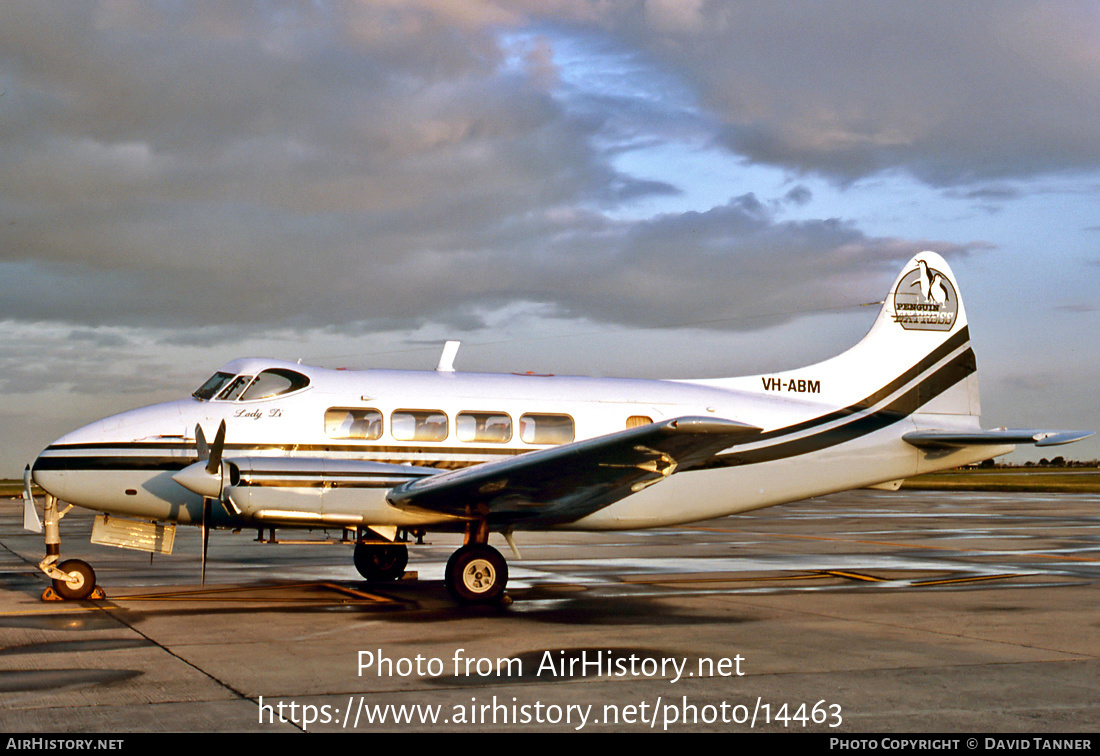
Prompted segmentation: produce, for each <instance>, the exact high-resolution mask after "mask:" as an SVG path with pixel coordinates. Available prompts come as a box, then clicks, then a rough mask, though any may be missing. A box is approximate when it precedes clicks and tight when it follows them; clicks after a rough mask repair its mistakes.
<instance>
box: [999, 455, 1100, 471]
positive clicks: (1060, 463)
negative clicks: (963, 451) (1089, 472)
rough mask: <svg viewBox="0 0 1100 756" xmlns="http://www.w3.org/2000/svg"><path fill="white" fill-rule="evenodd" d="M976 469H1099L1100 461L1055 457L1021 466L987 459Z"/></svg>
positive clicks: (1044, 458) (1029, 461)
mask: <svg viewBox="0 0 1100 756" xmlns="http://www.w3.org/2000/svg"><path fill="white" fill-rule="evenodd" d="M978 467H986V468H988V467H994V468H1002V467H1100V459H1082V460H1078V459H1066V458H1065V457H1063V456H1060V455H1059V456H1057V457H1055V458H1054V459H1047V458H1046V457H1043V458H1042V459H1040V460H1039V461H1038V462H1033V461H1031V460H1028V461H1027V462H1024V463H1023V464H1022V465H1018V464H1010V463H1008V462H995V461H994V460H992V459H987V460H985V461H984V462H982V463H981V464H980V465H978Z"/></svg>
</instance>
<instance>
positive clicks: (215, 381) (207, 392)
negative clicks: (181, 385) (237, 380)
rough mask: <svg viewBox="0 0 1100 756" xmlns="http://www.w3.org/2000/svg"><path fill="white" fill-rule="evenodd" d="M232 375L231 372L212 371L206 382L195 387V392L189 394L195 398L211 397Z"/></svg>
mask: <svg viewBox="0 0 1100 756" xmlns="http://www.w3.org/2000/svg"><path fill="white" fill-rule="evenodd" d="M232 377H233V374H232V373H214V375H212V376H210V379H209V380H208V381H207V382H206V383H204V384H202V385H201V386H199V387H198V388H197V389H195V393H193V394H191V396H193V397H195V398H196V399H205V400H210V399H213V398H214V394H216V393H218V392H219V391H221V389H222V387H224V386H225V384H226V383H228V382H229V379H230V378H232Z"/></svg>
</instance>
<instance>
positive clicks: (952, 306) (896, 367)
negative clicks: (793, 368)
mask: <svg viewBox="0 0 1100 756" xmlns="http://www.w3.org/2000/svg"><path fill="white" fill-rule="evenodd" d="M820 367H821V368H823V369H824V368H828V370H829V371H830V372H834V371H836V372H838V373H839V374H840V375H846V376H852V377H851V378H849V380H851V381H852V382H853V383H854V384H857V386H858V387H859V388H858V389H857V390H856V391H855V393H856V394H862V395H863V396H868V395H871V394H872V393H874V392H880V391H883V390H885V389H887V388H890V387H898V388H900V387H901V386H902V385H908V386H911V387H912V389H911V390H910V397H909V399H910V401H907V402H904V403H903V406H905V410H906V413H907V414H911V413H913V412H920V413H928V414H939V415H971V416H974V417H977V416H978V415H980V414H981V404H980V400H979V395H978V378H977V364H976V360H975V358H974V352H973V351H972V350H971V348H970V330H969V328H968V327H967V320H966V309H965V308H964V307H963V301H962V296H961V294H960V293H959V286H958V283H957V282H956V280H955V275H954V273H952V272H951V267H950V266H949V265H948V264H947V261H946V260H944V259H943V258H942V257H940V256H939V255H938V254H936V253H935V252H927V251H926V252H921V253H919V254H917V255H916V256H914V257H913V259H912V260H910V261H909V262H908V263H906V265H905V267H904V268H902V271H901V274H900V275H899V276H898V278H897V280H896V281H894V285H893V286H892V287H891V288H890V292H889V293H888V294H887V295H886V299H885V301H884V302H883V304H882V309H881V310H879V314H878V317H877V318H876V319H875V322H874V324H873V325H872V326H871V330H870V331H868V333H867V335H866V336H864V337H863V339H862V340H861V341H860V342H859V343H858V344H856V345H855V346H854V347H852V348H851V349H849V350H848V351H847V352H844V353H843V354H841V355H839V356H838V357H835V358H833V359H831V360H828V361H826V362H824V363H821V365H820Z"/></svg>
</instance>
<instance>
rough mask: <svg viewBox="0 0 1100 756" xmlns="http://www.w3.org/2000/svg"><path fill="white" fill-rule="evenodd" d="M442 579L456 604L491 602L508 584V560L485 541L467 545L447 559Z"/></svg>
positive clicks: (500, 596)
mask: <svg viewBox="0 0 1100 756" xmlns="http://www.w3.org/2000/svg"><path fill="white" fill-rule="evenodd" d="M443 582H444V584H445V585H446V586H447V590H448V591H450V593H451V595H452V596H454V598H455V600H456V601H458V602H459V603H460V604H491V603H495V602H497V601H500V600H501V598H502V597H503V596H504V586H506V585H507V584H508V563H507V562H505V561H504V557H503V556H501V554H500V552H499V551H497V550H496V549H494V548H493V547H492V546H490V545H489V544H487V543H471V544H467V545H465V546H463V547H462V548H460V549H459V550H458V551H456V552H455V553H454V554H452V555H451V558H450V559H448V560H447V571H446V572H445V573H444V576H443Z"/></svg>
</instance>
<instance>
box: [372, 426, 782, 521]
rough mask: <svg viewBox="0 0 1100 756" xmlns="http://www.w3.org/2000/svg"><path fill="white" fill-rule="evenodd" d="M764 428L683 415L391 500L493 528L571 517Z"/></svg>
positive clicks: (433, 481)
mask: <svg viewBox="0 0 1100 756" xmlns="http://www.w3.org/2000/svg"><path fill="white" fill-rule="evenodd" d="M760 431H761V429H760V428H757V427H756V426H753V425H747V424H745V423H738V422H735V421H733V420H722V419H715V418H709V417H681V418H676V419H674V420H665V421H660V422H656V423H651V424H649V425H644V426H641V427H638V428H630V429H628V430H624V431H618V432H617V433H611V434H608V435H606V436H599V437H597V438H591V439H588V440H585V441H577V442H575V443H571V444H564V445H562V446H555V447H553V448H550V449H542V450H539V451H534V452H528V453H527V454H521V455H519V456H517V457H512V458H510V459H505V460H501V461H498V462H489V463H486V464H483V465H476V466H474V467H467V468H463V469H461V470H453V471H451V472H446V473H440V474H438V475H431V476H428V477H425V478H420V479H418V480H412V481H408V482H406V483H403V484H401V485H399V486H396V487H395V488H394V489H393V490H391V491H390V493H389V494H388V496H387V499H388V500H389V502H390V504H392V505H393V506H395V507H398V508H400V509H415V510H424V511H429V512H436V513H444V514H450V515H456V516H459V517H472V516H486V515H487V516H488V519H489V522H490V523H491V524H494V525H499V524H507V523H523V522H528V523H529V522H533V521H537V522H539V524H540V525H552V524H556V523H562V522H571V521H573V520H576V519H579V518H581V517H583V516H585V515H587V514H591V513H592V512H595V511H597V510H599V509H602V508H603V507H606V506H608V505H609V504H613V503H614V502H616V501H619V500H620V499H623V498H625V497H627V496H629V495H630V494H632V493H636V492H638V491H641V490H642V489H643V488H646V487H647V486H650V485H652V484H654V483H657V482H659V481H661V480H663V479H664V478H666V477H668V476H669V475H672V474H673V473H674V472H678V471H682V470H685V469H688V468H691V467H694V466H697V465H699V464H702V463H703V462H705V461H707V460H708V459H710V458H711V457H712V456H714V455H715V454H717V453H718V452H719V451H721V450H723V449H726V448H728V447H730V446H732V445H733V444H735V443H737V442H739V441H744V440H746V439H749V438H752V437H753V436H755V435H757V434H758V433H760Z"/></svg>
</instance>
